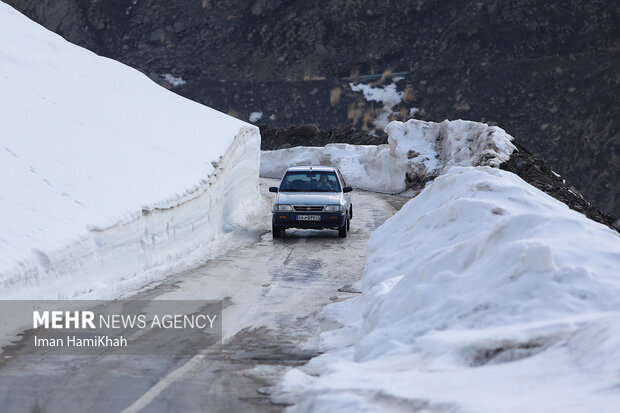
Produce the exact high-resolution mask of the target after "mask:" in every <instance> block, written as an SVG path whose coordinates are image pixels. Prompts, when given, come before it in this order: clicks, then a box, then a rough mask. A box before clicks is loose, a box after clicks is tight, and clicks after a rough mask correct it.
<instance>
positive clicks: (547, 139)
mask: <svg viewBox="0 0 620 413" xmlns="http://www.w3.org/2000/svg"><path fill="white" fill-rule="evenodd" d="M8 3H9V4H11V5H13V6H14V7H16V8H17V9H19V10H20V11H22V12H24V13H26V14H27V15H28V16H29V17H31V18H33V19H34V20H36V21H39V22H41V23H42V24H44V25H45V26H46V27H48V28H50V29H52V30H55V31H56V32H58V33H60V34H61V35H63V36H65V37H66V38H67V39H68V40H70V41H72V42H75V43H77V44H80V45H82V46H85V47H87V48H89V49H91V50H94V51H95V52H97V53H100V54H103V55H105V56H109V57H112V58H114V59H118V60H120V61H122V62H124V63H127V64H129V65H132V66H134V67H137V68H139V69H140V70H142V71H143V72H144V73H146V74H148V75H149V76H150V77H151V78H152V79H154V80H155V81H157V82H160V83H162V84H164V85H165V86H167V87H169V88H173V89H174V90H175V91H177V92H178V93H180V94H182V95H184V96H187V97H189V98H192V99H195V100H198V101H200V102H203V103H206V104H208V105H210V106H213V107H215V108H217V109H219V110H221V111H224V112H228V113H232V114H235V115H237V116H238V117H240V118H244V119H249V116H250V114H251V113H252V112H257V113H256V114H255V115H254V117H253V119H255V122H256V123H258V124H271V125H274V126H288V125H290V124H292V123H296V124H304V123H314V124H317V125H318V127H319V128H320V129H322V130H328V129H331V128H333V127H340V128H343V127H346V126H348V125H354V126H356V127H357V128H359V129H362V130H363V129H371V128H373V127H375V126H377V125H375V122H376V119H377V117H378V116H380V114H381V108H382V104H381V103H379V102H372V101H371V102H369V101H368V100H367V99H364V98H363V96H362V95H361V93H358V92H354V91H353V90H352V89H351V86H350V82H351V81H357V80H363V81H365V82H375V81H377V80H379V81H380V82H381V83H382V85H387V84H389V82H391V81H392V79H391V77H390V76H388V77H384V78H383V79H382V80H381V79H378V78H379V76H380V75H381V74H382V73H384V72H386V71H394V72H398V73H399V74H398V78H400V80H398V81H397V87H398V90H399V91H400V92H401V93H402V95H401V97H402V101H401V102H400V103H399V104H398V105H396V106H394V107H393V108H392V109H393V111H392V112H391V113H390V114H389V115H390V116H391V117H392V118H394V117H397V118H404V117H406V116H409V114H410V113H412V112H411V110H412V109H413V108H415V110H413V112H414V113H415V114H414V116H415V117H417V118H419V119H424V120H435V121H441V120H443V119H444V118H449V119H456V118H463V119H471V120H475V121H484V122H487V123H489V124H499V125H501V126H502V127H503V128H504V129H506V130H507V131H508V132H509V133H510V134H511V135H513V136H515V137H516V138H517V139H518V140H519V142H521V143H522V144H523V145H525V146H526V147H527V148H528V149H529V150H530V151H532V152H533V153H534V154H535V155H537V156H540V157H542V158H543V159H544V160H545V161H546V163H547V164H548V165H549V166H550V167H551V168H552V169H553V170H554V171H556V172H558V173H560V174H561V175H563V177H565V178H566V180H567V182H568V183H569V184H570V185H571V186H572V187H573V188H574V189H575V190H576V191H579V192H581V193H583V194H584V196H585V198H586V199H589V200H592V201H593V202H594V203H596V204H597V205H598V206H600V207H601V208H602V209H603V210H604V211H606V212H608V213H613V214H615V215H620V206H618V203H617V199H618V193H619V192H620V184H619V182H620V179H619V178H620V168H619V166H618V165H619V163H620V162H619V159H618V158H619V155H620V149H619V146H618V144H619V142H620V132H619V126H620V125H619V121H618V116H617V114H618V108H619V105H618V103H619V102H618V96H620V85H619V84H620V69H619V68H620V52H619V46H620V40H619V39H620V29H619V27H620V25H619V24H618V20H619V19H618V16H619V15H620V3H618V2H614V1H611V0H592V1H588V0H571V1H569V2H561V1H558V0H552V1H548V2H539V1H536V0H517V1H511V2H509V1H507V0H483V1H479V2H460V1H456V0H418V1H405V0H382V1H376V0H372V1H361V0H329V1H328V0H321V1H316V2H302V1H299V0H289V1H284V0H271V1H267V0H255V1H240V0H220V1H215V0H176V1H174V2H168V1H163V0H106V1H104V2H93V1H87V0H8ZM372 75H375V76H372ZM398 78H397V79H398ZM258 112H260V113H262V117H259V115H258Z"/></svg>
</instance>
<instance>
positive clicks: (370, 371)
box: [274, 167, 620, 413]
mask: <svg viewBox="0 0 620 413" xmlns="http://www.w3.org/2000/svg"><path fill="white" fill-rule="evenodd" d="M619 267H620V235H619V234H618V233H617V232H615V231H613V230H611V229H609V228H607V227H605V226H603V225H601V224H598V223H596V222H594V221H591V220H589V219H587V218H586V217H584V216H583V215H581V214H580V213H578V212H575V211H572V210H570V209H569V208H568V207H567V206H566V205H564V204H563V203H561V202H559V201H557V200H555V199H553V198H551V197H550V196H548V195H546V194H545V193H543V192H541V191H539V190H538V189H536V188H534V187H532V186H530V185H529V184H527V183H526V182H524V181H523V180H521V179H520V178H519V177H517V176H516V175H514V174H511V173H509V172H505V171H502V170H499V169H493V168H490V167H478V168H474V167H453V168H452V169H450V170H449V171H448V172H447V173H445V174H444V175H442V176H440V177H438V178H437V179H436V180H435V181H433V182H432V183H430V184H428V185H427V186H426V188H425V189H424V190H423V191H422V192H421V193H420V194H419V195H418V196H417V197H415V198H413V199H412V200H410V201H409V202H408V203H407V204H406V205H405V206H404V207H403V208H402V209H401V210H400V211H399V212H398V213H397V214H396V215H394V216H393V217H392V218H390V219H389V220H388V221H387V222H386V223H385V224H384V225H383V226H381V227H380V228H379V229H377V230H376V232H375V233H374V234H373V236H372V237H371V239H370V241H369V244H368V261H367V266H366V269H365V272H364V277H363V280H362V282H361V288H362V291H363V294H362V295H361V296H358V297H357V298H354V299H351V300H348V301H344V302H341V303H336V304H333V305H331V306H328V307H327V308H326V310H325V311H324V313H323V316H324V317H325V318H326V319H327V320H325V321H326V322H325V325H331V324H333V322H334V321H336V322H339V323H341V324H342V325H344V327H343V328H340V329H336V330H332V331H327V332H324V333H323V334H322V336H321V341H322V345H323V347H324V349H323V350H325V351H326V353H325V354H323V355H322V356H319V357H318V358H315V359H313V360H312V361H311V362H310V363H309V364H308V365H307V366H305V367H304V368H303V371H301V370H298V369H294V370H291V371H289V373H287V375H286V376H285V378H284V380H283V381H282V383H281V384H280V386H279V388H278V391H277V392H276V393H275V394H274V398H275V399H276V400H280V401H288V402H297V403H298V404H297V405H295V406H294V407H293V408H291V409H290V410H291V411H293V412H329V411H334V412H336V411H337V412H359V411H364V412H375V411H376V412H385V411H402V410H403V409H404V410H416V411H417V410H424V411H459V412H460V411H464V412H493V413H497V412H524V411H527V412H541V413H542V412H549V411H562V412H585V411H588V412H594V411H596V412H610V413H611V412H615V411H617V409H618V406H620V392H619V391H618V385H619V383H620V381H619V379H618V365H620V300H618V297H619V296H620V273H618V268H619ZM309 374H312V375H309ZM313 375H319V376H318V377H314V376H313Z"/></svg>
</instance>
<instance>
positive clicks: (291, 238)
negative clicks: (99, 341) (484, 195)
mask: <svg viewBox="0 0 620 413" xmlns="http://www.w3.org/2000/svg"><path fill="white" fill-rule="evenodd" d="M275 184H276V181H273V180H261V192H262V193H263V194H264V196H265V197H268V199H269V200H270V201H271V200H272V199H273V198H272V196H271V195H270V194H269V193H268V192H267V191H266V188H267V186H269V185H275ZM352 195H353V204H354V217H353V220H352V222H351V232H350V233H349V234H348V237H347V238H345V239H341V238H338V233H337V231H299V230H287V236H286V237H285V238H283V239H281V240H277V241H272V239H271V233H270V232H268V231H269V229H270V217H269V216H265V221H264V231H265V233H263V234H262V235H259V234H256V236H257V242H256V243H254V244H253V245H251V246H249V247H246V248H242V249H238V250H235V251H232V252H230V253H228V254H226V255H224V256H222V257H220V258H219V259H217V260H215V261H211V262H208V263H206V264H204V265H203V266H201V267H198V268H195V269H192V270H189V271H185V272H182V273H179V274H176V275H174V276H172V277H169V278H167V279H166V281H165V282H164V283H162V284H159V285H157V286H154V287H152V288H151V289H149V290H146V291H143V292H140V293H137V294H135V295H133V296H132V298H136V299H138V298H139V299H158V300H160V299H164V300H165V299H199V300H208V299H218V300H220V299H224V307H225V308H224V313H223V330H224V331H223V333H224V351H223V352H221V353H207V354H205V355H198V356H194V357H193V358H190V357H183V358H179V357H172V356H109V355H108V356H41V355H32V354H31V355H26V354H19V353H18V355H16V356H14V357H13V358H5V357H4V356H2V357H1V358H0V406H2V411H7V412H13V413H15V412H45V413H53V412H62V413H67V412H86V411H88V412H106V413H107V412H178V411H183V412H197V411H204V412H244V411H259V412H273V411H280V410H282V409H283V406H281V405H275V404H272V403H271V402H270V400H269V397H268V395H267V394H266V393H267V390H268V387H269V386H271V385H273V384H275V383H276V381H277V380H278V379H279V377H280V376H281V374H282V373H283V372H284V371H285V370H286V369H287V368H288V367H291V366H298V365H301V364H304V363H305V362H307V361H308V360H309V359H310V358H311V357H313V356H315V355H317V351H318V340H317V339H318V336H319V332H320V331H321V330H322V329H329V328H333V326H326V325H321V323H320V321H319V320H318V318H317V317H316V313H317V311H318V310H320V309H321V308H322V307H323V306H325V305H326V304H328V303H330V302H332V301H334V300H338V299H344V298H346V297H348V296H351V295H352V294H354V293H350V292H339V291H338V289H342V287H345V286H347V285H350V284H352V283H354V282H356V281H358V280H359V279H360V278H361V276H362V273H363V269H364V265H365V249H366V242H367V240H368V238H369V237H370V234H371V233H372V231H373V230H374V229H375V228H377V227H378V226H379V225H381V224H382V223H383V222H384V221H385V220H386V219H387V218H388V217H390V216H391V215H393V214H394V213H395V212H396V210H397V209H398V208H399V207H400V206H401V205H402V204H403V203H404V201H405V198H400V197H395V196H390V195H383V194H376V193H372V192H363V191H355V192H353V193H352ZM344 290H349V289H348V288H344ZM29 334H30V333H29Z"/></svg>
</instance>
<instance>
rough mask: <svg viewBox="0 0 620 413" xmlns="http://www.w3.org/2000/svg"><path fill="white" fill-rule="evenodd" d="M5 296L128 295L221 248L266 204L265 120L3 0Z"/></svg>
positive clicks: (0, 254) (0, 231) (0, 237)
mask: <svg viewBox="0 0 620 413" xmlns="http://www.w3.org/2000/svg"><path fill="white" fill-rule="evenodd" d="M0 90H2V94H1V95H0V125H2V126H1V127H0V176H1V177H2V178H0V179H2V184H1V187H2V193H1V194H0V210H1V211H2V215H3V219H2V221H0V298H2V299H9V298H10V299H64V298H76V297H80V298H108V297H116V296H118V295H119V294H121V293H123V292H126V291H127V290H128V289H131V288H137V287H140V286H142V285H144V284H145V283H147V282H150V281H152V280H157V279H161V278H162V276H163V275H164V274H165V273H166V271H168V270H169V269H171V268H173V267H174V268H175V270H177V271H178V270H179V269H180V268H183V267H184V266H186V265H191V264H192V263H195V262H197V261H201V260H204V259H205V258H207V257H210V256H213V255H216V254H219V253H221V252H223V250H225V249H226V248H229V247H230V246H231V245H233V244H235V243H237V242H238V240H237V239H236V238H235V237H234V236H233V235H234V234H235V233H236V231H235V230H236V229H238V228H240V227H241V226H245V225H246V224H247V222H249V221H251V220H252V214H254V213H256V212H257V208H258V207H259V206H260V204H259V202H260V201H259V194H258V168H259V158H260V151H259V147H260V135H259V132H258V128H256V127H254V126H252V125H249V124H247V123H244V122H242V121H239V120H237V119H235V118H232V117H230V116H227V115H224V114H222V113H220V112H217V111H215V110H213V109H210V108H207V107H205V106H202V105H200V104H198V103H195V102H192V101H190V100H187V99H185V98H183V97H180V96H178V95H176V94H174V93H171V92H169V91H167V90H165V89H164V88H161V87H159V86H158V85H156V84H155V83H153V82H152V81H151V80H149V79H148V78H147V77H146V76H144V75H142V74H141V73H140V72H138V71H136V70H134V69H131V68H129V67H127V66H124V65H122V64H120V63H118V62H115V61H113V60H110V59H106V58H102V57H99V56H97V55H95V54H93V53H91V52H89V51H87V50H85V49H82V48H80V47H77V46H74V45H72V44H70V43H68V42H66V41H65V40H64V39H62V38H61V37H60V36H58V35H56V34H54V33H52V32H49V31H48V30H46V29H44V28H43V27H41V26H39V25H37V24H36V23H34V22H32V21H30V20H28V19H27V18H26V17H24V16H23V15H21V14H19V13H18V12H17V11H15V10H14V9H12V8H11V7H9V6H8V5H6V4H4V3H0Z"/></svg>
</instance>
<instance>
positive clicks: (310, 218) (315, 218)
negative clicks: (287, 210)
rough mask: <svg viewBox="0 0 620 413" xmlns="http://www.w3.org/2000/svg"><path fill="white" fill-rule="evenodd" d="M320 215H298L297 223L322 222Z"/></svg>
mask: <svg viewBox="0 0 620 413" xmlns="http://www.w3.org/2000/svg"><path fill="white" fill-rule="evenodd" d="M320 220H321V216H320V215H297V221H320Z"/></svg>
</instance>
